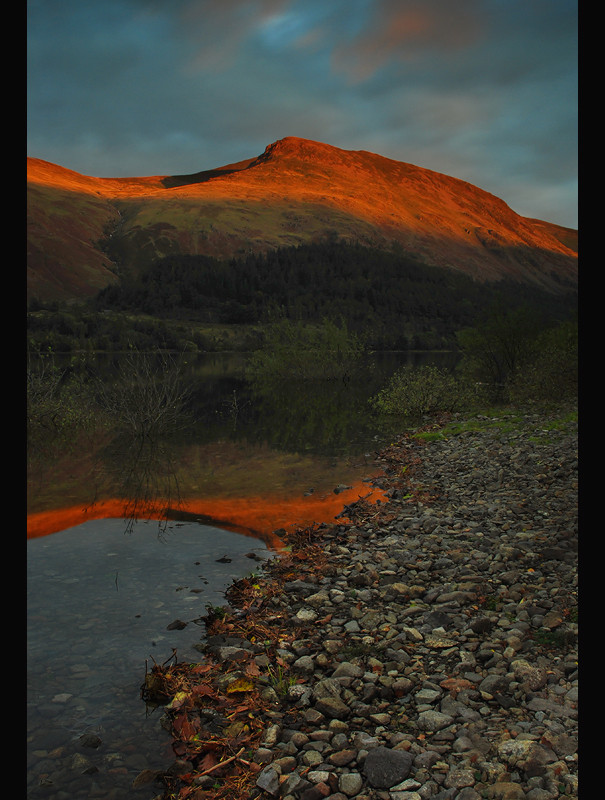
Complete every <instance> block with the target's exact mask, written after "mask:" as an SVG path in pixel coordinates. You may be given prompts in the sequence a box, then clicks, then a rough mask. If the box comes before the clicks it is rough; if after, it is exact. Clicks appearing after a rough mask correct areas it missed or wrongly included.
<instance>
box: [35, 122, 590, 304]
mask: <svg viewBox="0 0 605 800" xmlns="http://www.w3.org/2000/svg"><path fill="white" fill-rule="evenodd" d="M27 163H28V175H27V184H28V255H27V270H28V277H27V286H28V296H29V297H30V298H31V297H36V298H38V299H40V300H52V299H68V300H74V299H82V298H85V297H88V296H91V295H94V294H96V292H98V291H99V289H101V288H103V287H105V286H108V285H110V284H111V283H115V282H118V281H119V280H120V277H121V276H125V275H133V274H137V273H138V272H140V270H141V269H142V268H144V267H145V266H147V265H149V264H150V263H151V262H152V261H154V260H156V259H158V258H162V257H164V256H169V255H179V254H185V255H208V256H213V257H219V258H231V257H234V256H240V255H245V254H247V253H259V252H267V251H270V250H273V249H275V248H279V247H287V246H292V245H300V244H306V243H310V242H318V241H322V240H326V239H330V238H331V239H335V238H336V239H339V240H342V241H344V242H349V243H359V244H362V245H364V246H367V247H369V248H377V249H380V250H389V251H392V250H397V251H399V252H404V253H406V254H407V255H409V256H410V257H413V258H415V259H416V260H418V261H421V262H423V263H425V264H427V265H432V266H440V267H448V268H451V269H452V270H456V271H459V272H462V273H465V274H467V275H470V276H472V277H473V278H474V279H475V280H477V281H480V282H493V281H499V280H502V279H509V280H513V281H518V282H519V283H523V284H531V285H534V286H536V287H538V288H541V289H543V290H546V291H547V292H552V293H557V292H561V291H565V290H567V289H570V288H574V289H575V288H576V285H577V277H578V263H577V231H575V230H572V229H568V228H563V227H560V226H557V225H553V224H551V223H548V222H545V221H541V220H534V219H529V218H527V217H521V216H519V215H518V214H516V213H515V212H514V211H512V209H510V208H509V207H508V206H507V205H506V203H505V202H504V201H503V200H501V199H499V198H498V197H495V196H494V195H492V194H489V193H488V192H485V191H483V190H482V189H479V188H477V187H475V186H472V185H471V184H469V183H467V182H465V181H461V180H458V179H456V178H452V177H449V176H447V175H442V174H440V173H438V172H433V171H431V170H428V169H423V168H421V167H417V166H414V165H412V164H408V163H405V162H400V161H394V160H392V159H389V158H385V157H383V156H380V155H376V154H374V153H370V152H366V151H364V150H358V151H348V150H341V149H339V148H337V147H333V146H331V145H328V144H323V143H320V142H314V141H309V140H307V139H300V138H297V137H286V138H284V139H280V140H278V141H276V142H274V143H272V144H270V145H268V146H267V147H266V149H265V151H264V152H263V153H262V154H261V155H259V156H257V157H254V158H250V159H247V160H244V161H240V162H237V163H234V164H227V165H225V166H222V167H217V168H215V169H211V170H204V171H201V172H196V173H192V174H190V175H173V176H151V177H141V178H94V177H89V176H86V175H80V174H78V173H77V172H73V171H71V170H69V169H65V168H63V167H60V166H57V165H54V164H50V163H48V162H46V161H42V160H40V159H35V158H28V160H27Z"/></svg>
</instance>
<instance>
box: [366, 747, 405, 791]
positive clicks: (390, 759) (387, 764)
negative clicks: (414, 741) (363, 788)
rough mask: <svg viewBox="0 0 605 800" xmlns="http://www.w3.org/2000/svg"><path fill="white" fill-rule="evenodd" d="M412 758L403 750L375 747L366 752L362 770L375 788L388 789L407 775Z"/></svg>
mask: <svg viewBox="0 0 605 800" xmlns="http://www.w3.org/2000/svg"><path fill="white" fill-rule="evenodd" d="M413 760H414V759H413V756H412V755H410V753H408V752H406V751H405V750H392V749H391V748H388V747H376V748H374V749H372V750H370V751H369V752H368V755H367V756H366V760H365V762H364V765H363V772H364V774H365V776H366V778H367V779H368V782H369V783H370V785H371V786H373V787H374V788H375V789H389V788H390V787H391V786H395V785H396V784H397V783H401V781H403V780H405V779H406V778H407V777H408V775H409V774H410V770H411V768H412V763H413Z"/></svg>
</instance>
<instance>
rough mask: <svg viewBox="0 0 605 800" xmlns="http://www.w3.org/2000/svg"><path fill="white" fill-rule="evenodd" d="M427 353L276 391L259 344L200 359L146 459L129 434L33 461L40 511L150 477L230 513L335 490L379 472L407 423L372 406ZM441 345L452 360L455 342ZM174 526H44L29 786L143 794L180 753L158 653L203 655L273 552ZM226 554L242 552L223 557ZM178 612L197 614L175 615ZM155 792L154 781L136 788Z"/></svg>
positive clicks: (42, 793)
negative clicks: (241, 583) (255, 373)
mask: <svg viewBox="0 0 605 800" xmlns="http://www.w3.org/2000/svg"><path fill="white" fill-rule="evenodd" d="M419 358H420V356H413V355H410V354H387V355H382V356H376V357H374V359H373V362H372V366H371V368H368V370H367V373H366V375H365V379H364V380H363V381H358V382H355V383H354V384H353V385H344V384H338V385H336V384H330V385H319V386H307V387H284V389H283V390H282V391H281V392H272V393H268V394H265V395H261V396H259V395H255V394H254V393H253V392H252V391H251V389H250V386H249V385H248V383H247V382H246V380H245V377H244V371H243V369H244V364H245V359H244V357H242V356H237V357H230V356H220V355H219V356H209V357H204V358H194V359H192V360H191V362H190V364H189V367H188V368H189V369H190V375H189V377H188V380H189V384H190V387H191V389H192V403H191V408H192V411H193V412H194V413H193V416H192V421H191V424H190V426H189V427H188V429H187V430H186V431H181V432H180V433H179V434H178V435H176V436H174V437H173V438H172V439H171V440H170V441H166V442H163V443H162V445H161V447H159V448H154V450H153V453H152V454H151V455H149V454H146V457H145V459H144V463H143V459H142V458H141V453H138V454H137V457H136V458H135V457H134V455H133V452H132V448H130V447H128V446H127V445H126V444H125V443H124V442H123V441H122V440H117V441H107V440H105V439H103V440H97V439H94V438H93V439H85V440H83V441H81V442H73V443H71V446H70V447H66V448H65V449H64V450H63V451H62V452H56V451H53V450H52V448H50V449H49V452H48V453H47V454H46V458H45V459H40V460H37V461H36V462H35V463H34V465H33V467H32V470H31V472H30V475H29V491H28V512H29V513H31V514H34V513H39V512H42V511H44V512H48V511H53V510H54V509H61V508H65V507H70V508H78V507H82V508H85V507H88V508H90V507H91V504H92V507H94V506H95V505H96V506H98V505H99V504H100V503H102V502H103V500H104V499H108V498H115V497H122V498H124V497H127V496H130V493H132V492H134V494H135V495H136V492H137V491H139V489H140V486H141V485H142V481H143V479H144V482H145V491H146V492H147V493H149V491H151V492H152V493H153V492H156V493H157V494H158V495H159V496H163V497H166V496H171V497H172V498H173V499H175V502H176V500H177V499H178V498H177V497H176V495H178V496H179V498H183V497H184V498H185V499H187V500H193V501H200V502H204V501H206V500H207V499H208V498H214V499H216V500H217V502H220V503H222V504H223V505H222V506H221V508H222V512H221V513H223V514H224V513H228V511H227V512H225V510H224V509H225V503H227V508H228V507H229V503H231V504H232V507H233V508H234V509H235V508H236V506H237V504H239V505H241V504H242V503H244V504H245V502H246V501H247V500H248V499H250V498H258V497H263V496H266V495H272V496H278V497H294V498H296V497H303V496H304V495H308V494H309V493H315V496H318V495H321V493H322V492H324V493H325V495H326V496H327V495H328V494H331V492H332V489H333V487H335V486H337V485H338V484H341V483H346V482H350V481H354V480H359V479H360V478H362V477H364V476H366V475H368V474H370V475H371V474H373V473H372V470H371V454H372V452H373V451H376V450H378V449H379V448H380V447H381V445H382V444H383V443H384V442H385V441H386V440H387V439H388V437H389V436H390V435H391V434H392V433H393V431H394V430H398V428H397V424H394V423H393V421H392V420H378V419H377V418H376V417H374V416H373V415H372V413H371V412H370V410H369V407H368V403H367V400H368V397H369V396H371V395H372V394H374V393H375V392H376V391H378V390H379V389H380V388H382V386H383V385H384V384H385V382H386V380H387V378H388V377H389V376H390V375H391V374H392V373H393V372H394V371H395V369H397V367H398V366H400V365H401V364H402V363H417V362H418V359H419ZM422 358H423V360H424V361H426V360H427V357H426V356H422ZM428 360H429V361H431V362H432V363H444V364H447V363H451V357H450V356H448V355H446V354H436V355H434V356H432V357H429V358H428ZM106 367H107V364H105V365H104V367H103V368H106ZM98 368H99V369H100V368H101V367H98ZM124 475H128V479H129V483H125V480H124ZM133 478H134V480H133ZM133 487H134V488H133ZM158 534H159V527H158V523H157V522H154V521H139V522H138V523H136V524H135V525H134V526H133V527H131V526H130V525H127V521H126V520H125V519H97V520H91V521H89V522H85V523H84V524H79V525H76V526H75V527H71V528H69V529H67V530H61V531H59V532H56V533H53V534H52V535H49V536H43V537H41V538H36V539H30V540H29V541H28V553H27V558H28V654H27V655H28V797H32V798H37V797H44V798H56V800H67V798H72V800H78V799H79V798H89V797H90V798H92V797H97V798H104V800H105V798H107V800H109V798H116V799H117V798H122V797H124V798H125V797H130V796H131V795H132V789H131V783H132V780H133V779H134V777H136V775H137V774H138V773H139V772H140V771H141V770H143V769H146V768H157V769H161V768H166V767H167V766H169V765H170V763H171V762H172V760H173V756H172V753H171V749H170V741H169V738H168V735H167V734H166V733H165V732H164V731H163V730H162V729H161V727H160V725H159V716H160V712H159V711H158V712H156V714H152V715H151V716H149V715H148V710H147V709H146V707H145V704H144V703H143V701H142V700H141V699H140V691H139V690H140V686H141V684H142V682H143V679H144V673H145V666H146V663H147V664H148V665H149V666H151V664H152V662H153V660H155V661H156V662H157V663H162V662H163V661H164V660H166V659H167V658H169V657H170V656H171V655H172V653H173V648H176V650H177V655H178V658H179V660H189V659H191V660H199V657H200V654H199V652H198V651H197V650H195V648H194V645H195V644H196V642H198V641H199V640H200V638H201V637H203V634H204V628H203V623H201V622H200V620H199V617H200V616H202V615H203V614H204V613H205V606H206V604H210V605H221V604H222V603H223V602H224V596H223V593H224V590H225V589H226V588H227V586H228V585H229V584H230V583H232V581H233V579H234V578H237V577H241V576H243V575H246V574H248V573H250V572H252V571H253V570H254V569H255V568H257V563H256V562H255V561H254V560H252V559H250V558H248V557H247V554H249V553H251V552H256V553H257V555H259V554H260V555H261V556H262V557H263V558H266V557H270V555H271V553H270V551H268V550H267V549H266V546H265V544H264V543H263V541H261V540H260V539H257V538H252V537H250V536H244V535H241V534H238V533H234V532H232V531H230V530H225V529H223V528H220V527H216V526H215V527H208V526H205V525H201V524H198V523H195V522H185V523H181V522H178V523H177V522H171V523H169V525H168V527H167V528H166V530H165V532H164V535H161V536H160V535H158ZM223 556H227V557H228V558H229V559H230V561H229V562H228V563H224V562H219V561H217V559H219V558H222V557H223ZM177 619H179V620H181V621H183V622H186V623H187V625H186V627H185V628H184V629H182V630H167V626H168V625H170V623H172V622H174V621H175V620H177ZM85 733H93V734H96V735H97V736H98V737H99V738H100V739H101V742H102V744H101V745H100V747H99V748H98V749H90V748H85V747H82V745H81V744H80V741H79V740H80V737H81V736H82V735H83V734H85ZM81 756H84V757H86V759H87V760H88V762H89V763H88V762H84V763H83V762H82V761H81V760H80V758H81ZM155 794H157V787H155V786H153V785H151V786H148V787H145V788H142V789H139V790H137V793H136V796H137V797H141V798H142V800H145V798H147V797H149V798H151V797H153V796H154V795H155Z"/></svg>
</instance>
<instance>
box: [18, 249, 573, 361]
mask: <svg viewBox="0 0 605 800" xmlns="http://www.w3.org/2000/svg"><path fill="white" fill-rule="evenodd" d="M496 300H497V301H498V303H499V304H500V305H501V306H502V307H504V308H509V309H511V310H514V309H516V308H520V307H524V308H529V309H532V310H533V311H534V312H535V314H537V315H539V316H540V317H541V318H543V319H544V323H545V325H547V324H549V323H551V322H559V321H562V320H564V319H566V318H568V317H569V315H570V314H571V313H573V312H574V311H575V309H576V304H577V297H576V294H575V293H572V292H570V293H567V294H561V295H552V294H549V293H546V292H543V291H541V290H539V289H538V288H536V287H532V286H529V285H522V284H519V283H516V282H507V281H500V282H498V283H492V284H481V283H478V282H476V281H474V280H472V279H471V278H470V277H468V276H466V275H463V274H461V273H458V272H455V271H453V270H450V269H445V268H438V267H433V266H427V265H426V264H422V263H419V262H417V261H414V260H413V259H411V258H410V257H409V256H407V255H405V254H404V253H402V252H399V253H398V252H394V251H378V250H373V249H370V248H366V247H363V246H361V245H354V244H344V243H341V242H338V241H327V242H322V243H317V244H307V245H301V246H297V247H289V248H281V249H278V250H274V251H271V252H269V253H266V254H250V255H246V256H243V257H241V258H233V259H228V260H219V259H215V258H211V257H208V256H195V255H172V256H168V257H166V258H163V259H159V260H157V261H155V262H153V263H150V264H149V265H148V267H147V268H145V269H143V270H142V271H140V272H139V273H138V274H137V275H136V276H134V275H132V276H128V277H125V278H123V279H122V281H121V283H120V284H116V285H113V286H109V287H107V288H106V289H104V290H102V291H101V292H100V293H99V294H98V295H97V296H96V297H95V298H94V299H93V300H92V301H88V303H86V304H82V305H80V306H78V307H74V306H70V307H68V308H67V307H62V308H61V309H57V308H55V309H54V310H53V311H54V313H52V314H49V313H48V312H49V309H46V311H45V310H44V309H42V308H37V309H34V308H31V309H30V314H29V323H28V334H29V336H30V342H31V343H34V342H35V343H36V344H37V345H38V346H40V345H41V344H42V343H43V342H44V341H45V339H44V336H45V332H46V333H48V330H47V329H48V326H49V324H50V323H51V320H52V319H53V318H54V323H53V326H54V327H53V331H54V336H55V343H54V346H55V348H56V349H68V350H69V349H74V348H75V347H76V344H75V343H76V341H80V342H81V343H86V347H87V348H90V347H91V345H92V344H93V342H95V343H96V345H97V346H96V347H95V349H119V348H120V347H124V346H128V344H129V343H130V344H131V345H132V344H135V345H136V346H139V347H141V346H146V345H149V344H150V343H151V342H153V343H154V344H155V346H160V347H166V348H169V349H170V348H171V349H182V347H183V342H184V341H186V343H187V346H188V347H189V349H194V350H209V349H217V343H216V340H214V341H213V340H211V339H210V338H209V337H208V336H204V334H203V333H201V332H200V330H201V329H198V330H197V332H196V330H195V323H197V324H199V325H200V326H203V325H212V324H221V325H227V326H234V327H237V326H240V327H242V328H247V327H249V328H250V329H253V328H254V327H255V326H261V327H262V326H263V325H264V324H266V323H267V322H270V321H272V320H275V319H280V318H281V319H283V318H285V319H289V320H293V321H301V322H309V323H312V322H319V321H321V320H324V319H330V320H344V321H345V322H346V324H347V326H348V328H349V329H350V330H351V331H354V332H356V333H359V334H363V335H364V337H365V338H366V340H367V342H368V344H369V345H370V346H371V347H373V348H375V349H384V350H389V349H397V350H405V349H419V350H427V349H442V348H443V349H455V348H456V331H458V330H460V329H462V328H466V327H469V326H473V325H475V324H476V323H477V321H478V319H479V318H480V316H481V315H482V314H483V313H484V312H485V311H486V309H487V308H488V307H490V306H491V305H493V303H494V302H495V301H496ZM141 315H142V316H143V317H145V319H141ZM49 335H50V334H49ZM60 336H62V337H63V338H62V339H57V337H60ZM129 337H130V339H129ZM47 339H48V337H47ZM133 340H134V341H133ZM70 342H71V345H70ZM258 343H259V338H258V333H255V332H254V331H252V332H251V333H249V334H248V339H247V346H249V349H254V347H255V345H257V344H258ZM46 344H47V346H49V347H52V346H53V344H52V343H49V342H48V341H46ZM85 349H86V348H85Z"/></svg>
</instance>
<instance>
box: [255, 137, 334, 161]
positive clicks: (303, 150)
mask: <svg viewBox="0 0 605 800" xmlns="http://www.w3.org/2000/svg"><path fill="white" fill-rule="evenodd" d="M347 155H348V152H347V151H346V150H341V149H340V148H338V147H334V146H333V145H330V144H324V143H323V142H316V141H313V140H312V139H301V138H300V137H299V136H285V137H284V138H283V139H278V140H277V141H275V142H272V143H271V144H269V145H267V147H265V151H264V152H263V154H262V155H260V156H259V157H258V158H257V159H256V162H257V163H263V162H266V161H272V160H274V159H277V158H297V159H301V160H304V161H320V162H326V161H327V162H330V163H336V162H338V161H342V160H343V159H344V158H346V156H347Z"/></svg>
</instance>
